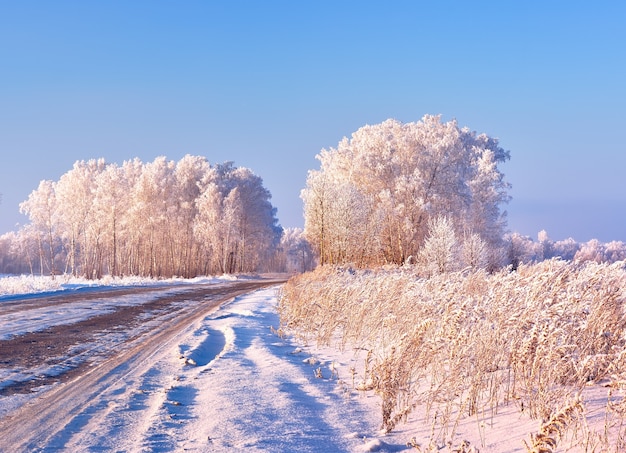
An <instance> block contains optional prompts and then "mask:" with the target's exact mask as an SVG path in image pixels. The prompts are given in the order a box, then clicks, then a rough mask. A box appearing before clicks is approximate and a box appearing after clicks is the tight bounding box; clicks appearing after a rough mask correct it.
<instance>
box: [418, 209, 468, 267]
mask: <svg viewBox="0 0 626 453" xmlns="http://www.w3.org/2000/svg"><path fill="white" fill-rule="evenodd" d="M457 248H458V241H457V238H456V235H455V233H454V228H453V227H452V222H451V221H450V219H449V218H448V217H445V216H438V217H433V218H431V219H430V220H429V221H428V236H427V237H426V241H425V242H424V246H423V247H422V249H421V250H420V254H419V262H420V263H421V264H422V266H423V267H424V268H425V270H426V272H427V273H428V274H430V275H433V274H443V273H445V272H449V271H452V270H456V267H458V259H459V256H458V253H457Z"/></svg>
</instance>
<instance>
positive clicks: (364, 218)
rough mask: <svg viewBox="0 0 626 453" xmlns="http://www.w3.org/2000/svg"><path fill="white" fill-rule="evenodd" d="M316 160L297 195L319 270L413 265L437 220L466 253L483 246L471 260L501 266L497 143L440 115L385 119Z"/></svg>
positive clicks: (502, 195)
mask: <svg viewBox="0 0 626 453" xmlns="http://www.w3.org/2000/svg"><path fill="white" fill-rule="evenodd" d="M317 159H318V160H319V161H320V164H321V165H320V169H319V170H315V171H310V172H309V175H308V178H307V184H306V188H305V189H304V190H303V191H302V195H301V196H302V199H303V201H304V216H305V234H306V237H307V239H308V240H309V242H310V243H311V245H312V246H313V247H314V249H315V251H316V253H317V254H318V256H319V259H320V263H321V264H325V263H331V264H342V263H354V264H355V265H357V266H362V267H365V266H373V265H374V266H375V265H381V264H386V263H395V264H402V263H404V262H406V261H407V260H409V261H410V260H411V259H417V257H418V255H419V253H420V249H421V248H422V247H423V246H424V244H425V241H426V239H427V236H428V232H429V225H430V223H429V222H432V221H434V220H433V219H436V218H437V217H442V218H443V217H445V218H446V219H448V221H449V222H450V223H451V226H452V229H453V232H454V235H455V237H456V239H457V240H458V241H459V242H462V241H463V240H464V239H465V238H471V240H472V241H473V243H472V245H471V247H477V246H478V245H477V244H479V245H480V246H481V247H482V246H485V247H486V248H485V250H482V251H481V252H480V253H483V254H486V256H489V260H490V261H491V262H490V264H492V265H498V264H500V263H499V262H498V260H499V257H500V256H501V253H500V252H501V249H502V241H503V239H502V238H503V234H504V230H505V228H506V220H505V212H503V211H501V209H500V206H501V205H502V204H503V203H506V202H507V201H508V200H509V196H508V194H507V190H508V188H509V184H508V183H506V182H505V181H504V175H503V174H502V173H501V172H500V171H499V169H498V164H499V163H502V162H505V161H506V160H508V159H509V153H508V151H505V150H503V149H502V148H500V147H499V146H498V141H497V140H496V139H493V138H490V137H488V136H487V135H484V134H480V135H477V134H476V133H475V132H471V131H470V130H469V129H467V128H459V127H458V125H457V123H456V121H454V120H453V121H448V122H445V123H443V122H441V118H440V117H439V116H430V115H427V116H424V117H423V118H422V119H421V120H420V121H418V122H413V123H406V124H403V123H401V122H399V121H396V120H391V119H390V120H387V121H385V122H383V123H381V124H377V125H373V126H369V125H368V126H364V127H362V128H361V129H359V130H358V131H356V132H355V133H354V134H352V137H351V138H350V139H348V138H344V139H343V140H342V141H341V142H339V144H338V146H337V148H330V149H328V150H326V149H323V150H322V151H321V152H320V153H319V154H318V155H317ZM477 240H480V241H481V242H480V243H477ZM475 251H476V250H474V252H475ZM470 255H471V254H470ZM471 256H473V258H476V259H478V260H479V261H480V260H482V259H483V258H480V257H476V256H475V255H471ZM476 262H478V261H476ZM468 264H469V263H468Z"/></svg>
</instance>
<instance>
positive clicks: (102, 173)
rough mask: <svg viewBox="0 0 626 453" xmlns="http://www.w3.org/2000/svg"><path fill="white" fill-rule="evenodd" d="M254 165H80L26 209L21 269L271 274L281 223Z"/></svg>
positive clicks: (45, 185)
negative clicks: (268, 267) (267, 271)
mask: <svg viewBox="0 0 626 453" xmlns="http://www.w3.org/2000/svg"><path fill="white" fill-rule="evenodd" d="M270 199H271V194H270V193H269V191H268V190H267V189H266V188H265V187H263V180H262V179H261V178H260V177H258V176H256V175H255V174H254V173H253V172H252V171H251V170H249V169H247V168H243V167H235V166H233V164H232V163H230V162H227V163H224V164H218V165H210V164H209V162H207V160H206V159H205V158H204V157H201V156H190V155H187V156H185V157H183V158H182V159H181V160H180V161H178V162H174V161H168V160H167V159H166V158H165V157H158V158H157V159H155V160H154V161H153V162H149V163H142V162H141V161H140V160H139V159H134V160H131V161H126V162H124V163H123V164H122V165H117V164H109V163H106V162H105V161H104V160H103V159H99V160H89V161H78V162H76V163H75V164H74V167H73V168H72V169H71V170H70V171H68V172H67V173H65V174H64V175H63V176H61V178H60V180H59V181H42V182H41V183H40V185H39V187H38V188H37V189H36V190H34V191H33V192H32V193H31V194H30V196H29V197H28V200H26V201H24V202H23V203H22V204H21V205H20V209H21V211H22V212H23V213H24V214H26V215H28V216H29V218H30V223H29V224H28V225H26V226H24V227H23V228H22V229H21V230H19V231H18V232H17V234H15V235H14V236H12V237H11V244H12V247H11V248H12V251H13V253H12V256H15V257H17V258H16V261H15V262H13V263H11V266H7V265H6V263H4V265H5V266H4V267H5V269H7V268H8V269H10V271H12V272H31V273H34V272H37V273H42V274H43V273H45V274H52V275H54V274H58V273H71V274H73V275H80V276H85V277H87V278H100V277H102V276H103V275H113V276H120V275H139V276H151V277H171V276H181V277H194V276H197V275H209V274H214V273H234V272H250V271H257V270H264V269H263V268H262V267H263V266H265V265H266V264H267V263H271V262H272V258H273V254H274V253H275V249H276V245H277V244H278V242H279V241H280V237H281V234H282V228H281V227H280V226H279V225H278V221H277V219H276V209H275V208H274V207H273V206H272V204H271V203H270Z"/></svg>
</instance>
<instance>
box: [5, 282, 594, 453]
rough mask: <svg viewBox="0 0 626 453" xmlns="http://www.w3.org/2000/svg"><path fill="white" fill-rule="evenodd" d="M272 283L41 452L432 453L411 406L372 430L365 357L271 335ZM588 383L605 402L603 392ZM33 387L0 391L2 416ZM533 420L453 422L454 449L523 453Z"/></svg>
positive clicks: (83, 414) (374, 409) (55, 316)
mask: <svg viewBox="0 0 626 453" xmlns="http://www.w3.org/2000/svg"><path fill="white" fill-rule="evenodd" d="M167 290H168V289H166V288H165V289H163V291H167ZM276 290H277V287H273V288H269V289H264V290H258V291H256V292H254V293H250V294H248V295H245V296H241V297H238V298H236V299H234V300H232V301H231V302H230V303H228V304H226V305H223V306H222V307H221V308H219V309H216V310H215V311H213V312H212V313H211V314H209V315H208V316H205V317H203V318H201V319H198V320H197V321H196V322H195V323H194V324H192V325H190V326H189V327H188V328H187V329H185V330H183V331H181V332H180V334H179V335H178V337H177V338H176V341H174V342H173V343H171V344H167V345H164V347H163V348H160V349H159V350H158V351H157V352H155V353H154V354H153V355H152V356H151V357H150V360H148V361H145V362H142V363H141V366H138V367H135V368H133V369H132V370H129V371H128V372H126V373H121V374H120V376H119V378H116V379H115V380H113V381H112V384H111V385H109V386H108V387H107V388H106V390H104V391H103V392H101V393H100V394H97V395H94V396H93V398H91V400H90V403H89V405H88V406H87V407H83V408H81V410H80V411H78V412H74V413H71V414H70V415H68V416H67V417H68V418H67V419H64V420H59V425H58V426H59V427H61V429H60V431H59V432H58V433H56V434H55V435H54V436H52V437H51V438H50V439H49V440H48V443H47V445H45V446H42V449H43V451H57V450H63V451H129V452H135V451H153V452H169V451H197V452H221V451H229V452H230V451H234V452H237V451H246V452H255V451H257V452H266V451H271V452H279V451H280V452H296V451H297V452H320V451H324V452H326V451H333V452H374V451H381V452H394V451H418V450H416V449H415V448H413V447H410V446H407V443H410V441H411V439H413V438H414V439H416V440H415V442H416V443H419V444H420V445H421V448H422V451H429V450H428V445H426V444H424V443H423V441H422V439H428V438H429V434H430V430H431V429H432V427H431V425H430V423H428V422H426V420H427V419H426V418H423V414H420V411H419V410H416V411H415V413H413V414H410V415H409V418H408V421H407V423H406V424H403V423H400V424H399V425H398V426H397V428H396V429H395V430H394V431H392V432H391V433H389V434H384V433H382V432H381V431H380V430H379V428H380V400H379V398H378V396H376V395H375V394H374V393H373V392H371V391H370V392H363V391H357V390H355V387H356V385H355V374H356V380H357V382H358V369H359V367H358V364H359V363H362V362H363V360H362V357H359V355H358V354H357V353H355V351H344V352H340V351H337V350H335V349H331V348H318V347H314V346H311V345H307V344H302V343H300V342H298V341H296V340H295V339H293V338H291V337H286V336H281V335H280V333H281V332H280V331H277V330H276V329H278V326H279V319H278V315H277V313H276V309H275V307H276V303H277V302H276ZM136 297H139V298H144V299H143V300H144V301H145V300H146V299H149V298H150V297H152V296H151V295H149V294H148V295H142V296H136ZM122 299H123V298H122ZM140 302H141V301H140V300H137V299H136V298H130V299H129V300H123V301H121V302H120V303H140ZM68 305H69V307H68V308H67V310H63V311H50V312H47V313H41V314H40V316H41V318H42V319H48V322H50V323H54V322H61V320H63V319H78V318H80V317H81V316H83V315H84V310H85V309H86V307H83V306H81V305H80V304H68ZM5 322H6V320H4V319H2V320H0V329H1V330H2V332H3V333H2V335H8V331H9V330H10V329H11V328H12V329H16V330H18V331H19V330H20V329H21V328H24V327H25V325H26V324H27V320H25V319H22V320H21V321H20V320H14V322H13V324H11V326H12V327H10V328H9V327H7V326H8V324H5ZM103 341H106V340H103ZM104 346H105V345H104V344H103V345H102V347H104ZM42 366H43V365H42ZM353 367H354V368H355V372H352V368H353ZM2 379H3V380H4V378H2ZM590 391H596V392H598V393H597V399H598V405H599V406H602V405H604V404H605V401H606V399H605V398H604V399H603V397H602V394H604V395H605V394H606V392H605V391H604V389H591V390H590ZM602 392H604V393H602ZM35 395H36V393H34V394H33V395H29V396H24V395H14V396H3V397H0V416H1V415H3V414H6V413H7V412H8V411H10V410H11V409H12V408H14V407H16V406H18V405H22V404H26V403H27V402H28V401H29V400H30V399H32V398H35ZM590 400H591V398H587V401H590ZM601 422H602V420H600V421H599V423H601ZM538 426H539V422H538V421H536V420H530V419H529V418H527V417H526V416H524V415H523V414H521V413H520V412H519V411H518V410H517V409H516V408H515V407H514V406H511V407H510V408H508V409H506V408H504V409H503V410H502V411H501V412H499V413H498V414H497V415H496V416H495V417H493V416H491V415H487V414H479V415H477V416H476V417H472V418H470V419H465V420H463V421H461V423H460V424H459V426H458V427H457V433H458V435H457V438H458V439H459V442H458V445H461V442H462V441H463V440H466V439H467V440H468V441H469V443H470V445H472V446H475V447H476V448H478V449H479V450H480V451H481V452H483V453H484V452H510V453H513V452H524V451H526V449H525V447H524V444H523V443H522V441H521V439H529V437H528V433H530V432H536V431H537V428H538ZM486 439H487V440H486ZM564 442H565V441H564ZM458 445H456V444H455V445H451V446H449V448H446V447H445V446H438V447H439V448H444V450H442V451H452V448H453V447H457V446H458ZM564 445H565V444H564ZM459 451H460V450H459ZM468 451H471V450H468ZM573 451H576V450H573Z"/></svg>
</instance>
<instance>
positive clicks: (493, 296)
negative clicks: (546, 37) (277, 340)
mask: <svg viewBox="0 0 626 453" xmlns="http://www.w3.org/2000/svg"><path fill="white" fill-rule="evenodd" d="M625 291H626V272H625V270H624V263H622V262H620V263H615V264H611V265H608V264H596V263H585V264H578V263H572V262H565V261H560V260H550V261H545V262H542V263H539V264H535V265H520V266H519V268H518V269H517V271H516V272H509V271H502V272H499V273H496V274H488V273H486V272H484V271H480V270H478V271H464V272H456V273H448V274H443V275H437V276H434V277H432V278H428V279H426V278H420V277H419V276H418V275H416V274H415V272H414V270H413V269H412V268H410V267H403V268H393V269H378V270H358V271H357V270H353V269H350V268H336V267H329V266H323V267H320V268H318V269H317V270H316V271H314V272H311V273H308V274H303V275H300V276H297V277H294V278H292V279H291V280H290V281H289V282H288V283H287V284H286V285H285V287H284V289H283V291H282V294H281V295H280V297H279V314H280V318H281V328H282V329H283V330H285V331H288V332H290V333H291V334H293V335H297V336H299V337H300V338H301V339H303V340H306V341H315V342H316V343H318V344H320V345H331V346H336V347H338V348H341V349H345V348H347V347H351V348H354V350H355V351H369V353H368V357H366V358H365V359H364V366H363V376H362V378H363V382H367V383H369V386H370V388H373V389H374V390H375V391H376V392H377V393H378V394H379V395H380V397H381V400H382V404H381V407H382V411H381V423H382V427H383V429H385V430H387V431H390V430H392V429H394V428H395V426H396V425H397V424H398V423H399V422H401V421H402V420H403V419H405V418H406V417H407V416H408V415H409V414H410V413H411V412H412V410H413V409H414V408H415V407H416V406H418V405H420V406H423V407H424V408H425V409H426V412H427V413H428V414H430V415H429V416H430V417H431V420H432V423H433V430H432V435H431V439H430V440H429V442H430V443H431V444H440V445H443V444H445V443H446V441H447V440H449V439H452V438H453V436H454V433H455V429H456V427H457V426H458V423H459V421H460V420H461V419H462V418H464V417H470V416H474V415H476V414H478V413H480V414H481V415H482V416H485V415H487V416H488V415H490V414H491V415H492V416H493V415H495V414H497V411H498V409H499V408H501V407H502V406H503V405H508V404H517V406H518V407H519V410H520V411H521V412H524V413H526V414H528V415H530V416H531V417H534V418H537V419H543V420H550V417H552V416H553V414H559V412H558V411H559V407H564V406H565V407H567V406H566V404H567V402H568V401H570V399H571V398H572V395H577V394H579V393H580V391H581V389H582V388H584V387H585V386H586V385H588V384H589V383H590V382H597V381H600V380H603V379H609V380H611V382H626V353H624V347H625V345H626V335H625V333H624V332H626V313H625V310H624V300H625V297H626V293H625ZM353 379H354V376H353ZM580 404H582V403H580ZM623 405H624V403H623V402H619V403H614V404H613V406H614V407H615V408H616V410H615V411H613V413H614V414H615V413H617V412H616V411H617V409H621V408H622V407H623ZM607 410H609V409H608V408H607ZM624 412H626V411H622V414H623V413H624ZM621 419H623V415H622V416H621V418H620V420H621ZM559 420H560V419H559ZM557 421H558V420H557ZM615 423H617V422H615ZM540 433H541V431H540ZM620 433H621V431H620ZM539 435H540V434H537V436H539ZM590 436H592V434H591V433H589V434H588V436H587V437H588V438H590ZM606 437H607V436H604V438H605V440H603V445H604V446H607V445H608V444H607V442H608V443H610V440H609V439H606ZM537 439H538V438H537ZM537 439H535V440H537ZM583 441H584V440H583V439H581V440H580V442H583ZM546 444H549V441H548V440H546ZM546 448H547V447H546ZM607 449H609V450H610V448H609V446H607Z"/></svg>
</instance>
